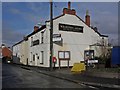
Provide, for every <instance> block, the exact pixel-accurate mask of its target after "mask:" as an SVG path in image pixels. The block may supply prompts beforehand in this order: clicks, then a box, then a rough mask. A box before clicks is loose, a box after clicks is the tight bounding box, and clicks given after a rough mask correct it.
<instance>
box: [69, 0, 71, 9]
mask: <svg viewBox="0 0 120 90" xmlns="http://www.w3.org/2000/svg"><path fill="white" fill-rule="evenodd" d="M68 9H71V2H70V1H69V2H68Z"/></svg>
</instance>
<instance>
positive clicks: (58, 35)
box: [53, 34, 62, 42]
mask: <svg viewBox="0 0 120 90" xmlns="http://www.w3.org/2000/svg"><path fill="white" fill-rule="evenodd" d="M60 41H62V38H61V34H53V42H60Z"/></svg>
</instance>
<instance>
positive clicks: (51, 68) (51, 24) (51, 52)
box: [50, 0, 53, 71]
mask: <svg viewBox="0 0 120 90" xmlns="http://www.w3.org/2000/svg"><path fill="white" fill-rule="evenodd" d="M52 57H53V2H52V0H50V70H51V71H52V70H53V67H52Z"/></svg>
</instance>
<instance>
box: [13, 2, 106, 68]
mask: <svg viewBox="0 0 120 90" xmlns="http://www.w3.org/2000/svg"><path fill="white" fill-rule="evenodd" d="M53 37H54V38H53V41H54V43H53V56H54V57H56V58H57V62H56V63H55V67H66V66H73V64H74V63H77V62H80V61H84V59H85V52H86V50H90V51H92V52H93V54H91V55H92V58H93V56H100V55H101V54H102V51H101V48H102V45H103V44H106V46H107V45H108V36H105V35H101V34H100V33H99V32H98V31H97V30H96V29H95V28H94V29H93V28H91V27H90V16H89V14H88V12H87V13H86V20H85V21H83V20H82V19H81V18H80V17H78V16H77V15H76V11H75V10H74V9H71V8H70V3H69V4H68V8H64V9H63V14H62V15H60V16H58V17H56V18H54V19H53ZM26 38H27V41H26V42H25V41H24V40H23V41H22V42H20V43H18V44H15V45H14V46H13V55H16V53H17V54H18V55H19V54H20V55H21V53H23V52H26V53H27V55H26V53H23V55H25V56H26V58H27V59H28V64H29V65H33V66H40V67H50V21H46V22H45V25H43V26H41V27H40V28H38V27H37V26H35V27H34V31H33V32H32V33H31V34H29V35H28V36H26ZM23 42H24V43H27V44H25V46H24V47H27V48H24V49H23V47H22V48H21V49H18V47H20V45H21V43H23ZM22 49H23V51H22V52H20V50H22ZM21 59H22V58H21ZM21 59H20V61H22V60H21ZM24 60H26V59H24ZM24 60H23V61H22V62H25V61H24Z"/></svg>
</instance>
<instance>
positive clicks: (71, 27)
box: [59, 23, 83, 33]
mask: <svg viewBox="0 0 120 90" xmlns="http://www.w3.org/2000/svg"><path fill="white" fill-rule="evenodd" d="M59 30H61V31H69V32H79V33H83V26H77V25H68V24H61V23H59Z"/></svg>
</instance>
